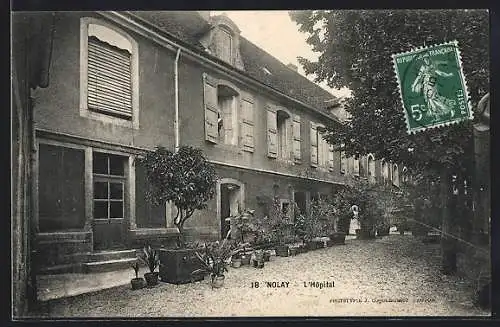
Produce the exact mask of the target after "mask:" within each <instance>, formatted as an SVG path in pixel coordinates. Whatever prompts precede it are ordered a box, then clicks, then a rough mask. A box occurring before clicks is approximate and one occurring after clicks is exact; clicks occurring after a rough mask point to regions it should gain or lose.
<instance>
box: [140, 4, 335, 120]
mask: <svg viewBox="0 0 500 327" xmlns="http://www.w3.org/2000/svg"><path fill="white" fill-rule="evenodd" d="M132 13H133V14H134V15H136V16H139V17H140V18H142V19H144V20H146V21H148V22H150V23H152V24H153V25H155V26H156V27H157V28H159V29H161V30H162V31H163V32H166V33H167V34H170V35H171V36H173V37H175V38H177V39H179V40H181V41H183V42H185V43H187V44H189V45H190V46H192V47H195V48H196V49H198V50H204V47H203V46H202V45H201V43H200V42H199V37H201V35H203V34H204V33H206V32H207V31H208V30H209V29H210V25H209V24H208V22H207V21H206V20H204V19H203V18H202V17H201V16H200V15H199V14H198V13H197V12H196V11H183V12H179V11H135V12H132ZM240 53H241V57H242V59H243V64H244V66H245V73H246V74H248V75H249V76H251V77H253V78H255V79H256V80H258V81H260V82H262V83H263V84H265V85H267V86H269V87H272V88H274V89H276V90H278V91H280V92H282V93H284V94H286V95H288V96H290V97H292V98H295V99H297V100H299V101H301V102H304V103H306V104H308V105H310V106H312V107H314V108H316V109H319V110H322V111H324V112H325V113H328V111H327V110H326V107H327V106H331V105H332V104H335V103H337V102H338V101H336V100H338V99H336V97H335V96H334V95H332V94H331V93H329V92H328V91H326V90H324V89H323V88H321V87H320V86H318V85H317V84H315V83H313V82H311V81H310V80H308V79H307V78H306V77H304V76H302V75H301V74H299V73H298V72H296V71H295V70H293V69H291V68H289V67H288V66H287V65H285V64H283V63H282V62H281V61H279V60H278V59H276V58H275V57H273V56H272V55H270V54H269V53H267V52H266V51H264V50H263V49H261V48H259V47H258V46H256V45H255V44H253V43H252V42H250V41H249V40H247V39H245V38H244V37H242V36H240ZM206 55H207V56H210V55H209V54H206ZM269 73H270V74H269ZM332 100H333V101H332Z"/></svg>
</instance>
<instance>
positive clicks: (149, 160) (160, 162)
mask: <svg viewBox="0 0 500 327" xmlns="http://www.w3.org/2000/svg"><path fill="white" fill-rule="evenodd" d="M138 163H139V164H141V165H143V166H144V167H145V168H146V178H147V181H148V182H149V184H150V186H151V188H150V190H149V191H148V192H147V194H146V198H147V199H148V200H149V201H150V202H151V203H153V204H155V205H163V204H165V203H166V202H169V201H171V202H172V203H173V204H174V205H175V207H176V208H177V214H176V216H175V218H174V224H175V226H176V227H177V229H178V230H179V234H180V235H179V236H180V237H179V244H178V246H180V247H185V246H186V244H185V237H184V223H185V222H186V220H187V219H189V218H190V217H191V216H192V215H193V213H194V211H195V210H199V209H204V208H206V203H207V201H208V200H210V199H212V198H213V197H214V195H215V185H216V182H217V174H216V172H215V168H214V166H213V165H212V164H211V163H210V162H208V161H207V159H206V158H205V157H204V155H203V153H202V151H201V150H200V149H196V148H193V147H190V146H181V147H180V148H179V150H178V151H177V152H172V151H170V150H167V149H165V148H164V147H157V148H156V150H155V151H149V152H147V153H146V155H145V156H144V157H142V158H139V159H138Z"/></svg>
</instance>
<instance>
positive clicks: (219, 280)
mask: <svg viewBox="0 0 500 327" xmlns="http://www.w3.org/2000/svg"><path fill="white" fill-rule="evenodd" d="M225 278H226V277H225V276H224V275H222V276H215V278H214V279H213V281H212V288H221V287H222V286H223V285H224V279H225Z"/></svg>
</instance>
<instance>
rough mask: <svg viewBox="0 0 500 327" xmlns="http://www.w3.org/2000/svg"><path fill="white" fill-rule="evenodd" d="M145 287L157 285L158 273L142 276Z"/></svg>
mask: <svg viewBox="0 0 500 327" xmlns="http://www.w3.org/2000/svg"><path fill="white" fill-rule="evenodd" d="M144 278H145V279H146V285H147V286H155V285H157V284H158V272H148V273H145V274H144Z"/></svg>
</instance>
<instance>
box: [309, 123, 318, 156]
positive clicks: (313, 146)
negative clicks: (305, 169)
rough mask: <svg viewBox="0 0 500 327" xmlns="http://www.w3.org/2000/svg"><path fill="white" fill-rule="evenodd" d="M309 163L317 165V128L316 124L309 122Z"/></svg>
mask: <svg viewBox="0 0 500 327" xmlns="http://www.w3.org/2000/svg"><path fill="white" fill-rule="evenodd" d="M310 132H311V133H310V134H311V165H312V166H317V165H318V130H317V127H316V125H315V124H314V123H313V122H311V128H310Z"/></svg>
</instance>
